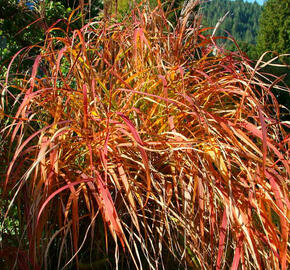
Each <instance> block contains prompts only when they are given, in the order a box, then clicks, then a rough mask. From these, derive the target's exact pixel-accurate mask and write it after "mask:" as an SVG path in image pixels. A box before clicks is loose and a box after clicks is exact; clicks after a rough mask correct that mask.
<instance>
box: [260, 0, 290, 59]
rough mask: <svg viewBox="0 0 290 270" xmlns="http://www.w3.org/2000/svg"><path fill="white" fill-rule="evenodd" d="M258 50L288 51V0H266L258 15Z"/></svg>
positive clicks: (289, 1) (289, 24) (289, 38)
mask: <svg viewBox="0 0 290 270" xmlns="http://www.w3.org/2000/svg"><path fill="white" fill-rule="evenodd" d="M258 50H259V52H260V53H263V52H264V51H268V50H271V51H276V52H278V53H280V54H283V53H289V52H290V0H268V1H267V2H266V3H265V6H264V10H263V12H262V15H261V17H260V31H259V35H258Z"/></svg>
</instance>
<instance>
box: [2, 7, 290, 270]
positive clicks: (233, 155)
mask: <svg viewBox="0 0 290 270" xmlns="http://www.w3.org/2000/svg"><path fill="white" fill-rule="evenodd" d="M194 9H195V5H194V1H190V2H189V4H188V5H187V6H186V7H185V8H184V10H183V12H182V17H181V18H180V20H179V22H178V23H177V25H176V26H172V25H171V24H170V23H169V22H168V20H167V19H166V18H167V14H165V13H164V11H163V9H162V8H161V7H160V6H159V7H157V8H155V9H154V10H150V9H149V8H148V6H146V5H144V6H139V7H138V8H136V9H134V10H133V11H132V13H131V14H130V15H129V16H128V17H126V18H124V19H123V20H122V21H121V22H119V21H117V20H116V19H115V18H114V16H112V17H111V18H107V17H105V18H104V19H102V20H99V21H92V22H90V23H88V24H87V25H85V26H84V27H82V28H81V29H79V30H73V31H71V30H70V27H69V24H70V21H73V20H74V15H73V14H72V15H71V17H70V19H69V21H68V22H67V27H66V28H65V29H61V28H58V25H54V26H53V27H51V28H50V29H49V30H48V31H47V37H46V41H45V43H44V45H43V46H42V47H41V48H40V49H41V54H39V55H37V56H36V57H35V61H34V65H33V66H32V67H31V70H30V72H28V73H26V74H21V75H18V74H16V75H12V74H11V75H9V73H8V75H7V79H6V84H5V86H4V87H3V89H2V103H1V106H2V108H3V112H2V114H1V115H2V117H3V119H6V120H7V119H10V120H9V121H10V122H9V123H8V124H7V125H6V126H5V127H4V128H3V129H2V131H1V134H2V136H3V138H5V140H6V141H7V142H9V144H7V147H6V146H5V147H6V148H5V153H6V158H7V159H9V164H8V168H7V171H6V173H5V179H3V180H2V183H1V185H2V186H1V203H2V205H1V211H3V216H2V217H3V219H2V220H1V222H2V224H1V249H0V256H1V259H2V262H3V264H4V265H6V266H7V267H8V269H11V268H13V266H15V267H16V268H19V269H30V268H34V269H58V268H60V269H68V268H72V269H76V268H77V267H79V268H80V269H91V268H92V267H93V266H94V267H95V268H96V269H100V268H102V269H103V268H116V267H118V266H119V267H120V268H122V269H128V268H132V269H134V268H142V267H143V268H144V269H149V268H150V269H162V267H164V269H170V267H171V266H172V267H173V266H174V260H175V261H176V262H177V265H180V267H181V266H182V265H187V266H188V267H190V268H191V269H214V268H215V269H225V268H226V269H227V268H229V267H232V269H238V267H239V265H242V266H243V269H279V268H281V269H284V270H286V269H287V243H288V225H289V210H288V209H289V200H288V182H287V181H288V179H289V152H288V146H289V136H287V134H286V133H285V132H284V131H283V125H285V124H286V123H282V122H281V121H280V120H279V107H278V104H277V102H276V99H275V97H274V96H273V94H272V93H271V89H272V88H274V87H275V83H273V84H271V83H270V84H265V83H262V81H261V80H260V79H259V76H260V75H259V74H258V73H257V71H256V69H253V68H251V66H250V65H249V63H248V62H247V59H244V58H243V56H242V55H240V54H239V53H238V52H236V53H233V52H226V51H223V50H222V49H220V48H218V47H217V46H216V44H215V42H216V40H215V39H214V38H211V37H210V36H206V35H205V34H204V33H206V30H207V29H202V28H201V27H200V17H199V16H197V15H196V16H191V14H192V12H191V11H192V10H194ZM21 53H22V52H21ZM21 53H20V54H21ZM20 54H19V55H20ZM22 57H25V55H22ZM16 59H17V56H15V59H13V61H12V62H11V65H13V64H14V63H16ZM9 68H10V67H9ZM9 68H8V71H9ZM15 76H16V77H15ZM17 76H19V77H18V83H17V85H14V88H17V89H18V93H19V94H18V95H17V96H12V93H11V92H9V89H10V88H8V86H9V79H10V78H11V77H13V80H14V81H15V79H17ZM11 99H14V104H15V113H14V114H13V115H7V114H5V108H6V106H7V103H6V102H7V101H8V100H10V101H11ZM4 215H5V216H4ZM15 220H17V222H13V221H15ZM169 254H171V255H170V256H169ZM98 267H99V268H98ZM174 269H176V266H174Z"/></svg>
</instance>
